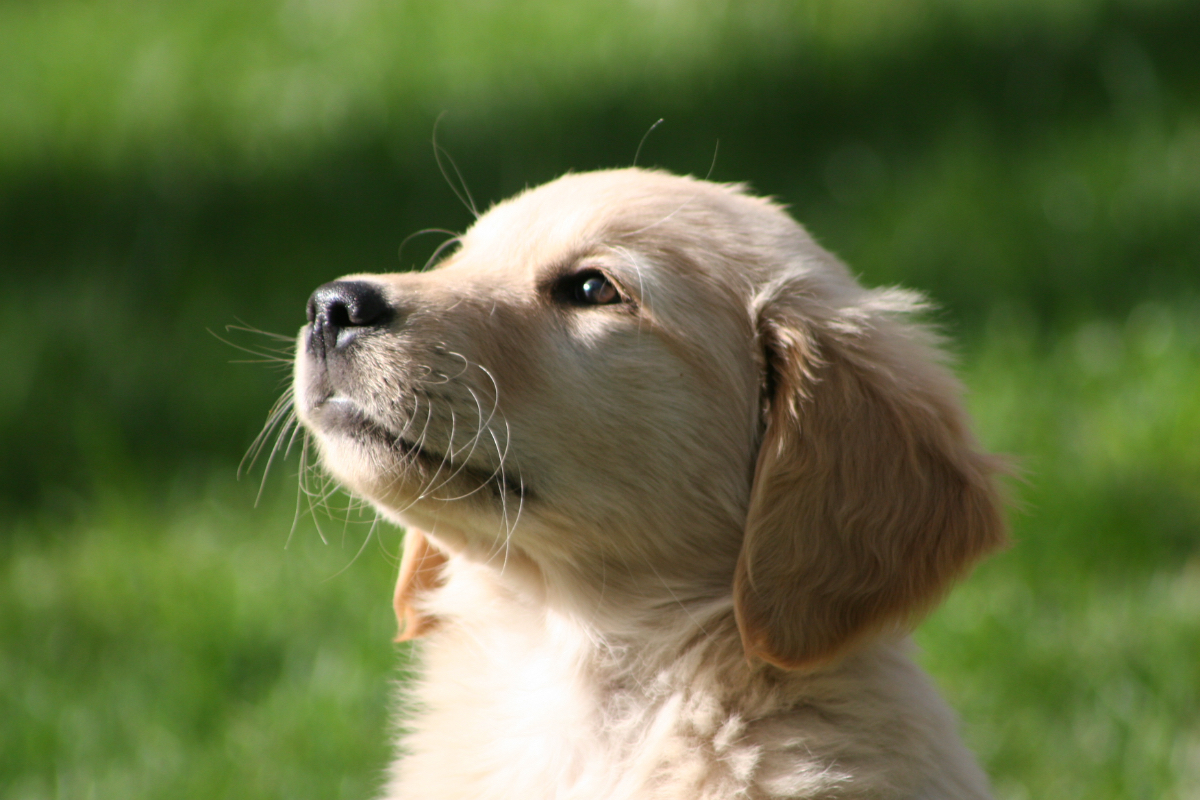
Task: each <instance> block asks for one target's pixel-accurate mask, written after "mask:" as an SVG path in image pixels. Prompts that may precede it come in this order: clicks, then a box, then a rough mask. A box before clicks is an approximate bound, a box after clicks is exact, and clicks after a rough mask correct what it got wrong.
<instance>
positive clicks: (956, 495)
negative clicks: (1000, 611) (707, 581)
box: [734, 288, 1005, 669]
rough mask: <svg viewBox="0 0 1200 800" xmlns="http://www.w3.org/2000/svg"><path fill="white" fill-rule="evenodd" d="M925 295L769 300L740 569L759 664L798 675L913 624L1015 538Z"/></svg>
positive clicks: (741, 624) (739, 588)
mask: <svg viewBox="0 0 1200 800" xmlns="http://www.w3.org/2000/svg"><path fill="white" fill-rule="evenodd" d="M920 307H921V300H920V298H919V297H917V296H916V295H911V294H908V293H904V292H899V291H888V292H880V293H872V294H865V295H863V297H862V299H860V300H859V301H856V302H854V303H853V305H852V306H849V307H846V308H838V309H830V308H829V307H828V306H823V305H822V304H819V303H817V302H816V301H815V300H814V299H813V294H812V293H811V292H805V291H802V290H796V289H795V288H793V289H792V290H791V291H788V290H784V291H777V292H776V297H775V298H773V299H772V298H768V299H766V300H764V301H763V302H762V303H761V307H760V313H759V331H760V334H761V336H762V338H763V340H764V344H765V348H766V355H767V361H768V365H767V369H768V379H767V381H766V387H767V388H766V408H765V411H764V413H765V418H766V427H765V432H764V436H763V441H762V445H761V449H760V451H759V455H758V462H757V465H756V470H755V475H754V483H753V487H752V491H751V497H750V506H749V514H748V518H747V522H746V530H745V538H744V541H743V544H742V550H741V554H740V557H739V560H738V565H737V570H736V573H735V578H734V602H735V612H736V616H737V622H738V628H739V630H740V631H741V635H742V644H743V646H744V648H745V651H746V654H747V657H758V658H761V659H763V660H764V661H767V662H769V663H771V664H774V665H776V666H780V667H783V668H787V669H794V668H800V667H808V666H814V665H817V664H820V663H821V662H824V661H827V660H830V659H832V658H834V657H836V656H838V655H839V654H841V653H842V652H844V651H845V650H846V649H847V648H849V647H850V646H851V645H853V644H854V643H855V642H856V641H858V640H859V639H861V638H862V637H863V636H865V635H867V634H870V633H873V632H878V631H880V630H882V629H884V628H887V627H890V626H903V625H905V624H906V623H908V622H911V621H912V620H913V619H914V618H915V617H916V616H917V615H918V614H919V613H920V612H922V611H924V610H926V609H927V608H929V607H930V606H931V605H932V604H933V603H934V602H935V601H936V600H937V599H938V598H939V597H940V596H941V594H942V593H943V592H944V591H945V590H946V589H947V588H948V587H949V584H950V582H951V581H952V580H953V579H954V578H955V577H956V576H958V575H959V574H961V573H962V572H964V571H965V570H966V569H967V568H968V567H969V566H970V565H971V564H973V563H974V562H975V561H976V560H977V559H978V558H979V557H980V556H982V555H983V554H984V553H986V552H988V551H989V550H992V549H994V548H996V547H998V546H1000V545H1001V544H1002V543H1003V541H1004V538H1005V533H1004V524H1003V521H1002V518H1001V513H1000V501H999V496H998V493H997V490H996V487H995V485H994V483H993V478H992V476H993V474H994V473H995V472H997V471H998V470H1000V469H1002V463H1001V461H1000V460H999V459H996V458H995V457H992V456H987V455H984V454H982V453H980V452H979V451H978V450H977V449H976V445H975V442H974V441H973V439H972V437H971V434H970V432H969V431H968V429H967V420H966V417H965V414H964V413H963V411H962V410H961V408H960V407H959V401H958V395H959V388H958V385H957V382H956V381H955V380H954V378H953V377H952V376H951V375H950V373H949V372H948V371H947V370H946V369H945V368H944V367H943V366H942V365H941V363H940V362H941V361H942V360H943V358H942V355H941V353H940V352H939V351H938V349H937V348H936V342H935V340H934V336H933V335H932V334H930V333H929V332H928V331H926V330H925V329H923V328H921V327H920V326H919V325H916V324H914V323H911V322H906V321H905V320H904V319H903V317H904V316H905V314H907V313H908V312H911V311H913V310H915V309H918V308H920Z"/></svg>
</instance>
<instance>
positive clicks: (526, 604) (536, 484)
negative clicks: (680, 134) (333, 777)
mask: <svg viewBox="0 0 1200 800" xmlns="http://www.w3.org/2000/svg"><path fill="white" fill-rule="evenodd" d="M458 245H459V246H458V248H457V250H456V251H455V252H454V253H453V254H452V255H450V256H449V257H447V258H446V259H445V260H444V261H443V262H442V263H441V264H440V265H439V266H438V267H437V268H436V269H434V270H431V271H429V272H424V273H417V274H395V275H377V276H351V279H353V280H360V281H366V282H368V283H369V284H370V285H371V286H374V287H377V288H378V290H379V291H380V292H382V294H383V296H384V297H385V298H386V301H387V304H388V307H389V309H391V312H392V313H391V314H389V315H388V316H387V317H386V318H381V319H380V320H379V321H378V322H374V323H371V324H362V325H359V326H358V327H356V328H354V330H353V333H354V336H353V337H347V338H346V340H345V342H346V343H345V344H344V346H343V344H342V341H343V340H341V339H339V340H338V342H339V345H338V347H337V348H336V352H335V351H334V350H333V349H330V350H329V351H328V352H326V351H325V350H324V349H321V348H319V347H309V346H307V345H306V342H307V341H308V336H309V329H308V328H306V329H305V332H304V333H302V336H301V347H300V351H301V352H300V354H299V356H298V359H297V365H296V398H297V409H298V411H299V414H300V417H301V419H302V421H304V423H305V424H306V426H307V427H308V428H309V429H310V430H311V431H313V432H314V433H315V434H316V437H317V440H318V442H319V445H320V449H321V453H322V456H323V460H324V463H325V465H326V467H327V469H328V470H329V471H330V472H331V473H332V474H333V475H334V476H336V477H337V478H338V479H340V480H341V481H342V482H343V483H344V484H345V485H346V486H348V487H349V488H350V489H351V490H353V491H355V492H357V493H359V494H361V495H362V496H364V497H366V498H368V499H369V500H370V501H371V502H372V503H374V504H375V505H376V507H377V508H378V509H379V511H380V512H381V513H382V514H383V515H384V516H385V517H387V518H389V519H391V520H393V521H394V522H396V523H397V524H400V525H404V526H407V527H408V528H409V534H408V544H407V548H406V549H407V552H406V556H405V564H404V566H403V567H402V572H401V579H400V581H399V583H398V586H397V592H396V606H397V613H398V615H399V616H400V618H401V622H402V625H403V626H404V636H405V637H406V638H413V637H417V636H420V637H421V641H420V642H419V644H418V650H419V652H420V654H421V660H422V662H423V670H422V673H423V678H421V679H420V680H419V681H417V682H415V683H414V684H412V685H409V686H405V687H403V691H404V693H405V700H404V705H405V708H406V709H407V711H406V714H405V716H404V719H403V720H402V721H401V727H402V728H403V734H402V736H401V744H400V751H401V755H400V757H399V758H398V760H397V761H396V763H395V765H394V767H393V770H392V777H391V780H390V783H389V786H388V789H387V797H389V798H420V799H421V800H438V799H439V798H463V799H464V800H465V799H467V798H470V800H482V799H483V798H514V799H516V798H520V800H529V799H532V798H580V799H581V800H582V799H583V798H588V799H589V800H600V799H601V798H606V799H612V800H616V799H617V798H629V799H630V800H633V799H634V798H645V799H650V798H654V799H661V800H667V799H668V798H672V799H673V798H680V799H682V798H690V799H695V798H712V799H713V800H716V799H717V798H742V797H744V798H785V797H786V798H924V799H925V800H934V799H935V798H985V797H987V796H988V791H987V788H986V781H985V779H984V777H983V775H982V774H981V772H980V770H979V769H978V767H977V766H976V765H975V761H974V759H973V757H972V756H971V755H970V754H969V753H968V752H967V751H966V750H965V749H964V748H963V746H962V745H961V744H960V743H959V740H958V737H957V734H956V732H955V723H954V719H953V716H952V714H951V713H950V712H949V711H948V709H947V708H946V707H945V705H944V704H943V702H942V701H941V700H940V699H939V698H938V696H937V694H936V692H935V691H934V690H933V689H932V688H931V686H930V685H929V682H928V680H927V679H926V678H925V676H924V675H923V674H922V673H921V671H920V670H919V669H918V668H917V667H916V666H915V665H914V664H913V662H912V661H911V660H910V657H909V652H908V651H909V645H908V643H907V639H906V631H907V630H908V629H909V627H910V626H911V624H912V623H913V622H914V621H915V619H916V618H917V616H918V615H919V614H920V613H921V612H922V611H924V610H926V609H928V607H929V606H930V605H931V604H933V603H935V602H936V601H937V599H938V598H939V597H940V596H941V594H942V593H943V592H944V591H945V590H946V588H947V587H948V585H949V583H950V582H951V581H952V580H953V579H954V578H955V577H957V576H959V575H960V574H962V573H963V572H964V571H965V570H966V569H968V568H969V567H970V565H971V564H973V563H974V562H975V561H976V560H977V559H978V558H979V557H980V556H982V555H984V554H985V553H986V552H988V551H989V550H991V549H993V548H995V547H997V546H999V545H1000V544H1001V543H1002V541H1003V525H1002V523H1001V519H1000V515H999V502H998V497H997V494H996V491H995V488H994V486H993V478H992V476H993V474H994V473H995V472H996V471H997V469H998V466H999V465H998V463H997V462H996V461H995V460H994V459H992V458H991V457H989V456H986V455H984V454H982V453H980V452H979V451H978V449H977V447H976V445H975V443H974V441H973V439H972V437H971V435H970V433H969V431H968V427H967V421H966V419H965V417H964V415H963V412H962V411H961V409H960V406H959V400H958V393H959V392H958V388H957V384H956V383H955V381H954V379H953V377H952V376H951V375H950V374H949V372H948V371H947V370H946V369H945V368H944V367H943V366H942V357H941V353H940V351H939V350H938V347H937V342H936V341H935V339H934V337H933V336H932V335H931V334H930V332H929V331H928V330H927V329H925V328H924V327H922V326H921V325H920V324H919V323H918V322H915V321H914V320H913V319H912V314H913V312H915V311H919V310H920V309H921V307H922V301H921V299H920V297H919V296H917V295H914V294H912V293H909V292H904V291H900V290H883V291H877V290H876V291H872V290H865V289H863V288H862V287H860V286H859V285H858V284H857V283H856V282H855V280H854V279H853V278H852V277H851V275H850V274H849V272H848V271H847V270H846V268H845V267H844V266H843V265H842V264H841V263H839V262H838V261H837V260H836V259H835V258H834V257H832V256H831V255H829V254H828V253H827V252H825V251H824V250H822V249H821V248H820V247H818V246H817V245H816V244H815V243H814V242H813V241H812V239H811V238H810V237H809V236H808V235H807V234H806V233H805V232H804V230H803V229H802V228H801V227H800V226H799V225H797V224H796V223H795V222H794V221H793V220H792V219H791V218H790V217H789V216H788V215H787V214H786V213H784V212H783V211H782V210H781V209H780V208H779V207H778V206H777V205H775V204H773V203H771V202H769V201H767V200H763V199H759V198H755V197H752V196H750V195H748V194H747V193H746V192H745V191H744V190H743V189H742V188H741V187H738V186H723V185H717V184H712V183H707V182H704V181H698V180H694V179H690V178H681V177H675V176H671V175H667V174H665V173H661V172H651V171H644V170H636V169H630V170H615V171H607V172H596V173H588V174H582V175H569V176H567V177H564V178H561V179H559V180H557V181H555V182H553V183H550V184H547V185H545V186H542V187H540V188H537V189H534V190H530V191H527V192H525V193H523V194H521V195H520V196H518V197H516V198H514V199H512V200H509V201H507V202H505V203H502V204H500V205H498V206H496V207H494V208H493V209H491V210H490V211H489V212H488V213H487V214H485V215H484V216H483V217H481V218H480V219H479V220H478V222H477V223H476V224H475V225H474V226H473V227H472V228H471V229H470V230H469V231H468V232H467V233H466V234H465V235H463V236H462V237H460V239H459V242H458ZM581 272H582V273H584V274H597V275H602V276H604V277H606V279H608V280H610V281H611V283H612V284H613V285H614V286H615V287H616V288H617V290H618V291H619V293H620V301H619V302H615V303H612V304H606V305H588V304H586V303H579V302H575V301H573V300H572V297H573V296H572V295H571V294H570V289H569V287H571V286H573V285H575V283H572V282H573V281H575V282H576V283H577V282H578V279H577V278H576V277H574V276H577V275H579V274H580V273H581ZM564 287H567V288H565V289H564ZM331 313H332V312H331ZM321 319H324V318H321Z"/></svg>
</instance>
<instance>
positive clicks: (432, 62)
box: [0, 0, 1200, 799]
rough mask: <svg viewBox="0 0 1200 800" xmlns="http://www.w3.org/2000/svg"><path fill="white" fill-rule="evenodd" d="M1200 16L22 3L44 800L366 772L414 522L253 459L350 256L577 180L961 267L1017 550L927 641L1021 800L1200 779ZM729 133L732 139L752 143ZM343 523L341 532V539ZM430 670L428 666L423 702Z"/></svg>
mask: <svg viewBox="0 0 1200 800" xmlns="http://www.w3.org/2000/svg"><path fill="white" fill-rule="evenodd" d="M1196 42H1200V4H1197V3H1196V2H1194V1H1193V2H1185V1H1184V0H1107V1H1106V0H1038V2H1033V0H891V1H890V2H887V3H878V2H868V0H821V1H818V2H807V3H783V2H769V1H768V0H742V2H739V3H724V2H715V1H710V0H697V1H696V2H680V1H678V0H675V1H672V0H641V1H640V2H633V1H632V0H630V1H629V2H619V1H618V0H610V1H609V2H579V3H549V2H457V3H449V2H448V3H441V4H417V3H400V2H384V0H341V1H340V2H335V1H334V0H286V2H285V1H280V2H266V1H265V0H256V1H254V2H247V1H246V0H243V1H242V2H233V0H208V2H200V1H199V0H180V1H179V2H174V3H149V2H140V1H138V0H106V1H105V2H95V1H90V0H39V2H36V3H23V2H10V3H0V271H2V276H3V284H2V287H3V290H4V297H5V299H6V300H7V302H6V303H5V304H4V312H3V313H2V314H0V342H3V345H2V346H0V375H2V376H3V377H0V797H3V798H6V799H7V798H77V797H78V798H88V797H95V798H109V797H137V798H143V797H144V798H152V797H163V798H168V797H169V798H187V797H214V796H226V797H239V798H240V797H245V798H257V797H264V798H265V797H339V798H340V797H345V798H351V797H357V798H361V797H365V796H369V795H370V794H371V793H372V791H374V789H375V788H376V787H377V786H378V785H379V780H380V778H379V774H380V770H381V769H382V767H383V765H384V764H385V763H386V760H387V757H388V752H387V746H386V740H387V731H388V729H389V726H390V724H391V723H390V721H389V708H390V706H391V700H390V696H391V693H392V691H393V684H394V682H395V681H396V680H397V679H398V680H399V681H400V683H401V687H402V682H403V679H404V676H405V675H406V672H405V670H406V664H407V654H406V652H405V650H404V649H403V648H402V647H398V646H396V645H392V644H391V643H390V641H389V640H390V636H391V634H392V632H393V622H392V620H391V615H390V608H389V602H388V599H389V597H390V583H391V580H392V576H393V574H394V567H395V555H396V552H397V548H398V546H399V541H400V534H399V532H397V531H394V530H391V529H384V528H382V527H373V526H372V524H371V519H372V515H371V514H370V513H369V512H362V511H360V510H357V509H348V508H347V507H346V506H347V502H346V500H345V499H344V498H341V497H340V496H337V495H335V496H334V497H333V498H332V499H331V500H330V502H329V506H330V508H328V509H324V510H318V511H317V512H316V513H315V514H310V513H309V512H308V509H307V502H302V503H301V504H300V511H299V513H297V493H296V485H297V472H298V470H299V465H298V462H297V459H296V457H295V455H293V456H292V458H291V459H290V460H287V461H284V462H282V463H277V464H276V465H275V466H274V467H273V469H272V471H271V473H270V474H269V475H267V477H266V481H265V485H264V490H263V498H262V501H261V502H260V503H259V504H258V506H257V507H255V505H254V501H255V496H256V494H257V491H258V480H259V478H261V471H256V473H255V474H254V475H252V476H251V478H250V479H249V480H242V481H241V482H239V481H237V480H236V479H235V474H236V466H237V462H238V460H239V459H240V457H241V455H242V453H243V452H244V451H245V449H246V447H247V446H248V445H249V443H250V441H251V440H252V439H253V438H254V435H255V434H256V432H257V429H258V427H259V426H260V425H261V423H262V420H263V419H264V417H265V414H266V411H267V409H268V408H269V406H270V405H271V403H272V402H273V400H274V398H275V397H276V396H277V395H278V393H279V391H280V389H281V387H282V385H283V384H284V383H285V382H286V377H287V375H286V370H285V369H284V370H281V369H278V368H276V367H275V366H274V365H270V364H231V363H230V362H231V361H238V360H242V359H244V358H245V356H244V355H243V354H241V353H239V352H238V351H236V350H234V349H233V348H231V347H229V346H228V345H227V344H225V343H222V342H221V341H218V340H217V339H216V338H215V337H213V336H211V335H210V333H209V331H213V332H216V333H218V334H219V335H221V336H222V337H224V338H229V339H232V340H233V341H234V343H236V344H240V345H244V346H248V347H262V346H269V345H271V344H272V343H271V342H270V340H267V339H263V338H262V337H258V336H255V335H253V334H249V333H244V332H240V331H237V330H233V331H226V326H227V325H229V324H237V323H238V322H239V321H242V322H245V323H246V324H248V325H251V326H254V327H258V328H262V329H265V330H269V331H274V332H282V333H290V332H292V331H294V330H296V329H297V328H298V326H299V325H300V324H301V322H302V319H303V318H302V314H303V312H302V308H303V304H304V301H305V299H306V297H307V295H308V293H309V292H310V291H311V290H312V288H313V287H315V286H316V285H318V284H320V283H322V282H324V281H326V280H329V279H330V278H332V277H335V276H337V275H339V274H342V273H346V272H351V271H360V270H365V271H383V270H394V269H396V268H410V267H412V266H414V265H419V264H421V263H423V262H424V260H425V258H426V257H427V256H428V255H429V254H430V252H431V251H432V249H433V247H434V245H435V244H436V241H435V240H436V237H433V240H429V241H426V240H424V239H420V238H419V239H417V240H414V241H413V242H412V243H410V244H409V245H407V246H406V247H405V249H404V251H403V253H401V254H400V255H399V256H398V254H397V249H398V246H399V244H400V242H401V241H402V240H403V239H404V238H405V236H407V235H408V234H409V233H412V232H413V231H417V230H420V229H422V228H426V227H439V228H451V229H462V228H463V227H465V226H466V225H467V224H469V222H470V215H469V213H468V212H467V211H466V210H465V209H464V208H463V207H462V206H461V205H459V204H458V202H457V200H456V199H455V198H454V195H453V192H452V191H451V190H450V188H449V187H448V186H447V183H446V181H445V180H443V178H442V177H441V175H440V174H439V172H438V168H437V166H436V164H435V162H434V159H433V156H432V149H431V147H430V143H429V141H430V138H431V135H432V133H433V130H434V125H435V120H437V119H438V117H439V116H440V117H441V122H440V123H439V124H438V138H439V140H440V141H441V142H442V143H443V144H444V145H445V146H446V147H447V149H448V150H449V151H450V152H451V153H452V155H453V156H454V158H455V159H456V161H457V162H458V164H459V166H460V167H461V169H462V172H463V174H464V175H465V177H466V180H467V182H468V184H469V186H470V188H471V190H472V192H473V193H474V195H475V197H476V198H477V199H478V200H479V201H480V202H481V204H486V203H488V202H490V201H493V200H496V199H499V198H502V197H504V196H506V195H508V194H511V193H512V192H514V191H517V190H519V189H520V188H522V187H523V186H525V185H532V184H536V183H538V182H541V181H543V180H546V179H549V178H551V177H553V176H555V175H557V174H560V173H561V172H563V171H565V170H568V169H575V170H583V169H590V168H594V167H602V166H622V165H627V164H629V163H630V162H631V161H632V159H633V157H634V152H635V151H636V150H637V147H638V142H639V141H640V140H641V139H642V136H643V134H644V133H645V132H646V130H647V129H648V128H649V127H650V126H651V124H652V123H653V122H654V121H655V120H657V119H659V118H664V119H665V122H664V123H663V124H662V125H661V126H660V127H659V128H657V129H656V130H655V131H654V132H653V133H652V134H651V135H650V137H649V138H648V139H647V141H646V143H645V146H644V147H643V149H642V151H641V157H640V160H639V163H642V164H645V165H657V166H663V167H666V168H669V169H672V170H675V171H678V172H690V173H694V174H699V175H702V176H703V175H706V174H709V173H710V171H711V175H712V177H713V178H714V179H716V180H730V181H733V180H737V181H748V182H749V183H750V184H751V185H752V186H753V187H754V188H755V189H756V190H758V191H760V192H764V193H769V194H773V195H776V196H777V197H779V198H780V199H782V200H783V201H785V202H787V203H788V204H789V205H790V206H791V207H792V209H793V210H794V212H795V214H796V216H797V217H798V218H800V219H801V220H803V221H804V222H805V223H806V224H807V225H808V226H809V227H810V229H811V230H812V231H813V232H814V234H815V235H816V236H817V237H818V238H819V239H820V240H821V241H822V242H823V243H825V244H826V245H827V246H828V247H830V248H831V249H833V250H834V251H836V252H838V253H839V254H841V255H842V256H844V257H845V258H846V259H847V260H848V261H849V263H850V264H851V265H852V266H853V267H854V268H855V269H856V270H857V271H858V272H859V273H860V274H861V275H862V276H863V279H864V281H866V282H868V283H871V284H880V283H903V284H905V285H907V286H912V287H915V288H919V289H922V290H924V291H927V292H928V293H930V294H931V295H932V296H933V298H934V299H935V300H936V301H937V302H938V303H939V305H940V306H941V308H942V309H943V310H942V312H941V313H940V315H939V320H940V322H941V323H942V325H943V326H944V327H945V328H946V329H947V331H948V332H949V333H950V334H951V335H952V337H953V338H954V339H955V340H956V341H957V342H958V345H957V350H958V354H959V356H960V362H961V365H962V366H961V371H962V374H963V377H964V379H965V382H966V384H967V386H968V388H969V391H970V394H969V398H968V400H969V403H970V406H971V409H972V411H973V412H974V414H975V416H976V419H977V421H978V427H979V429H980V433H981V436H982V438H983V439H984V441H985V442H986V444H987V445H988V446H989V447H991V448H993V449H996V450H1000V451H1005V452H1009V453H1012V454H1014V455H1016V456H1017V457H1018V458H1019V460H1020V463H1021V464H1022V468H1023V471H1024V480H1023V481H1022V482H1019V483H1016V484H1014V486H1013V494H1014V496H1015V499H1016V501H1017V503H1016V510H1014V512H1013V514H1012V524H1013V533H1014V546H1013V547H1012V548H1011V549H1010V550H1008V551H1007V552H1005V553H1003V554H1001V555H1000V556H998V557H996V558H994V559H992V560H991V561H990V562H988V563H987V564H985V565H984V566H983V567H981V568H980V569H979V570H978V571H977V573H976V574H975V575H974V576H973V577H972V578H971V579H970V580H969V581H967V582H966V583H965V584H963V585H962V586H961V587H959V588H958V589H957V590H956V591H955V592H954V593H953V594H952V595H951V597H950V599H949V601H948V602H947V603H946V604H945V605H944V606H943V607H942V608H940V609H939V610H938V611H937V612H935V614H934V615H933V616H932V617H931V618H930V619H929V620H928V621H927V622H926V623H925V624H924V625H923V626H922V628H921V629H920V631H919V633H918V639H919V641H920V643H921V645H922V647H923V650H924V654H923V660H924V663H925V664H926V666H927V667H928V668H929V669H930V670H931V671H932V672H933V673H934V675H935V676H936V678H937V679H938V681H939V683H940V684H941V685H942V686H943V688H944V689H945V691H946V693H947V694H948V695H949V696H950V698H951V700H952V702H953V703H954V705H955V706H956V708H958V709H959V711H960V712H961V715H962V717H963V727H964V733H965V736H966V738H967V739H968V741H969V742H970V744H971V745H972V747H973V748H974V749H975V750H976V751H977V752H978V753H979V754H980V756H981V758H982V760H983V761H984V763H985V766H986V767H987V769H988V771H989V772H990V774H991V775H992V776H993V778H994V781H995V784H996V788H997V793H998V795H999V796H1000V797H1004V798H1064V799H1065V798H1080V797H1087V798H1155V799H1157V798H1193V797H1197V796H1200V698H1198V696H1197V695H1198V693H1200V555H1198V553H1200V551H1198V547H1197V543H1198V537H1197V534H1198V533H1200V47H1197V46H1196ZM718 142H719V147H718ZM318 526H319V529H318ZM400 690H401V691H402V688H401V689H400Z"/></svg>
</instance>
